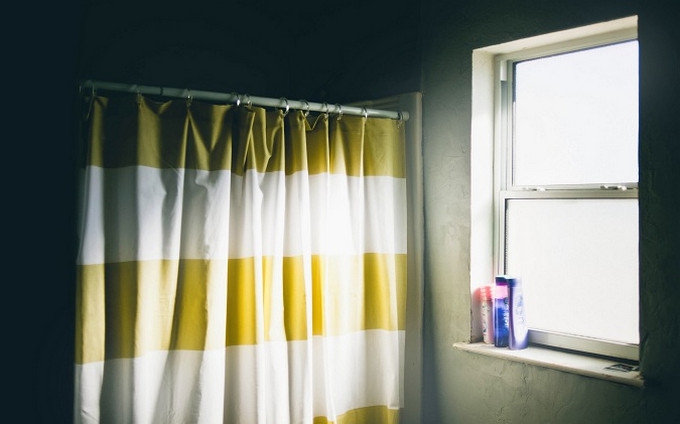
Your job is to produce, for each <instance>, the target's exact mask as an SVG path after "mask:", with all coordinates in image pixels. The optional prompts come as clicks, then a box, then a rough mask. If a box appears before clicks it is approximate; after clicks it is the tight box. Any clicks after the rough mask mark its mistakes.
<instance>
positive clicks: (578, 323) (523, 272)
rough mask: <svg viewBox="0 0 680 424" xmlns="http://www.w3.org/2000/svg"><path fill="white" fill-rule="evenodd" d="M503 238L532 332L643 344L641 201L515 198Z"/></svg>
mask: <svg viewBox="0 0 680 424" xmlns="http://www.w3.org/2000/svg"><path fill="white" fill-rule="evenodd" d="M506 236H507V247H506V249H507V252H506V254H507V258H506V261H507V269H506V272H507V273H508V274H511V275H513V276H517V277H520V278H521V279H522V282H523V284H524V290H525V293H524V295H525V301H526V304H525V306H526V309H525V310H526V315H527V322H528V325H529V326H530V327H531V328H535V329H542V330H548V331H556V332H560V333H567V334H573V335H580V336H587V337H594V338H598V339H605V340H613V341H620V342H626V343H638V340H639V335H638V334H639V331H638V299H639V298H638V204H637V199H587V200H585V199H579V200H574V199H545V200H543V199H541V200H535V199H532V200H527V199H521V200H510V201H508V206H507V223H506Z"/></svg>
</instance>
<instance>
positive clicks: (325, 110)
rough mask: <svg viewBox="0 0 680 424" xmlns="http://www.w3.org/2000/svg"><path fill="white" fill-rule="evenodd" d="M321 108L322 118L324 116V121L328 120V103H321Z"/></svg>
mask: <svg viewBox="0 0 680 424" xmlns="http://www.w3.org/2000/svg"><path fill="white" fill-rule="evenodd" d="M321 106H322V107H323V116H324V119H328V103H326V102H323V103H322V104H321Z"/></svg>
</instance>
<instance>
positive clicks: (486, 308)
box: [479, 286, 493, 344]
mask: <svg viewBox="0 0 680 424" xmlns="http://www.w3.org/2000/svg"><path fill="white" fill-rule="evenodd" d="M479 298H480V303H481V305H480V310H481V312H482V337H483V340H484V343H487V344H493V287H491V286H484V287H482V288H481V289H480V291H479Z"/></svg>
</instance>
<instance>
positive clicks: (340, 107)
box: [335, 103, 342, 121]
mask: <svg viewBox="0 0 680 424" xmlns="http://www.w3.org/2000/svg"><path fill="white" fill-rule="evenodd" d="M335 107H336V108H338V121H339V120H341V119H342V105H340V104H338V103H336V104H335Z"/></svg>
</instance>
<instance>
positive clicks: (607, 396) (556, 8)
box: [422, 0, 680, 424]
mask: <svg viewBox="0 0 680 424" xmlns="http://www.w3.org/2000/svg"><path fill="white" fill-rule="evenodd" d="M667 11H668V9H667V8H664V7H663V5H661V4H660V3H657V2H647V3H645V4H638V3H637V2H635V1H616V0H595V1H589V2H588V1H578V0H577V1H571V2H547V1H539V0H536V1H532V0H527V1H522V2H514V3H513V4H509V3H507V2H503V1H500V0H498V1H496V0H491V1H485V2H473V1H461V2H449V1H440V0H427V1H424V2H423V12H422V16H423V25H422V27H423V31H424V33H423V107H424V117H425V120H424V138H423V145H424V164H425V165H424V166H425V176H424V180H425V213H426V216H425V220H426V240H427V242H426V249H427V250H426V287H425V299H426V300H425V306H424V310H425V326H424V334H425V339H424V358H423V362H424V364H425V365H424V378H423V386H424V387H425V388H426V389H425V392H424V393H423V408H424V412H423V413H424V420H423V422H427V423H465V424H467V423H485V424H486V423H519V422H522V423H547V422H552V423H614V422H616V423H666V422H673V421H672V420H673V419H674V418H678V416H680V409H678V402H677V400H674V399H678V398H680V391H678V389H677V388H675V385H676V381H677V379H678V377H679V376H680V372H679V370H680V367H679V366H678V361H677V359H676V358H678V357H679V356H680V347H679V344H678V336H679V335H680V334H679V331H678V325H679V323H680V321H679V320H678V319H677V308H676V307H675V304H676V303H677V302H678V301H680V292H679V290H678V284H677V278H674V277H673V273H674V272H675V269H674V267H675V265H674V264H676V263H680V261H679V260H678V236H679V234H678V222H677V216H678V215H677V212H676V211H677V203H678V202H677V200H676V199H677V196H678V189H677V183H678V178H679V177H680V174H678V173H677V172H675V171H674V168H673V165H672V163H673V162H674V161H677V160H678V159H679V156H678V144H677V142H676V140H677V136H676V134H675V128H673V126H672V123H673V122H676V121H677V119H676V118H674V117H673V112H672V110H673V105H677V102H678V100H677V99H678V98H679V97H678V82H677V78H675V79H674V78H673V77H672V74H673V73H674V72H676V71H677V69H680V68H679V66H678V55H677V44H676V43H677V40H678V38H677V35H678V32H677V29H675V28H676V27H674V26H673V25H674V24H673V23H672V22H671V19H670V17H668V16H669V15H668V14H667V13H666V12H667ZM635 14H638V15H639V27H640V28H639V34H640V43H641V44H640V50H641V74H640V80H641V82H640V85H641V97H640V108H641V112H640V120H641V122H640V127H641V134H640V140H641V142H640V143H641V153H640V169H641V177H640V217H641V227H640V247H641V251H640V258H641V263H640V269H641V287H640V291H641V340H642V346H643V348H642V357H643V359H642V365H643V371H644V373H645V374H646V376H647V379H648V382H649V387H647V388H646V389H644V390H640V389H634V388H630V387H626V386H621V385H618V384H613V383H607V382H604V381H600V380H595V379H590V378H585V377H579V376H575V375H570V374H566V373H563V372H558V371H553V370H547V369H541V368H537V367H533V366H527V365H522V364H518V363H508V362H506V361H502V360H498V359H491V358H484V357H479V356H476V355H474V354H470V353H465V352H459V351H456V350H454V349H453V348H452V347H451V345H452V344H453V343H454V342H458V341H465V340H467V339H468V338H469V328H470V316H469V310H470V302H469V272H470V269H469V263H470V254H469V236H470V206H469V203H470V191H469V187H470V117H471V106H470V102H471V75H472V74H471V71H472V70H471V65H472V62H471V55H472V50H473V49H476V48H480V47H486V46H490V45H494V44H498V43H502V42H505V41H511V40H514V39H519V38H524V37H528V36H532V35H539V34H541V33H546V32H553V31H557V30H561V29H568V28H572V27H576V26H581V25H587V24H591V23H596V22H601V21H606V20H611V19H616V18H622V17H625V16H630V15H635ZM676 109H677V107H676ZM671 196H676V199H673V198H672V197H671Z"/></svg>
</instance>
